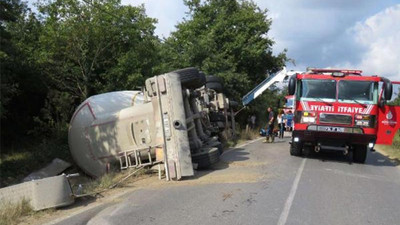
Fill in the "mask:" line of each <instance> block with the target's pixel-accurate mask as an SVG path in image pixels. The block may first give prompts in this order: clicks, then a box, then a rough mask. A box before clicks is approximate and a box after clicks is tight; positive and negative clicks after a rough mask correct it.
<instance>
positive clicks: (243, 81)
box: [161, 0, 287, 99]
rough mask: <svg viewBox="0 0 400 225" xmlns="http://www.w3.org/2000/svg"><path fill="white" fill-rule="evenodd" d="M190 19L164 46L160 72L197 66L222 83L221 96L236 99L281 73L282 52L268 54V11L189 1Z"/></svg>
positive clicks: (217, 0) (232, 2)
mask: <svg viewBox="0 0 400 225" xmlns="http://www.w3.org/2000/svg"><path fill="white" fill-rule="evenodd" d="M185 4H186V5H187V6H188V7H189V12H188V19H185V20H184V21H183V22H181V23H179V24H178V25H177V31H175V32H173V33H172V34H171V36H170V37H169V38H167V39H166V40H164V43H163V49H162V51H161V54H162V56H163V57H162V58H163V64H162V66H161V70H164V72H165V71H167V70H171V69H177V68H182V67H187V66H196V67H198V68H200V69H201V70H203V71H204V72H206V73H207V74H214V75H217V76H220V77H222V78H223V80H224V83H225V90H226V92H228V94H229V95H230V96H231V97H234V98H236V99H238V98H240V97H241V96H243V95H244V94H245V93H246V92H247V91H249V90H250V89H251V88H252V87H254V85H255V84H257V83H259V82H260V81H262V80H263V79H265V76H266V74H267V73H273V72H276V71H277V70H279V69H280V68H281V67H282V66H283V65H284V64H285V61H286V60H287V58H286V54H285V52H282V53H280V54H279V55H278V56H274V55H273V54H272V49H271V47H272V45H273V43H274V42H273V41H272V40H271V39H269V38H268V37H267V34H268V31H269V29H270V25H271V20H269V19H267V11H266V10H261V9H260V8H259V7H258V6H257V5H256V4H255V3H253V2H251V1H237V0H206V1H204V2H203V3H200V1H198V0H187V1H185Z"/></svg>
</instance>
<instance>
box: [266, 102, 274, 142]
mask: <svg viewBox="0 0 400 225" xmlns="http://www.w3.org/2000/svg"><path fill="white" fill-rule="evenodd" d="M267 112H268V121H267V125H266V126H267V127H266V130H267V135H266V139H265V141H264V142H269V138H270V137H271V142H274V139H275V137H274V120H275V114H274V111H272V108H271V107H268V109H267Z"/></svg>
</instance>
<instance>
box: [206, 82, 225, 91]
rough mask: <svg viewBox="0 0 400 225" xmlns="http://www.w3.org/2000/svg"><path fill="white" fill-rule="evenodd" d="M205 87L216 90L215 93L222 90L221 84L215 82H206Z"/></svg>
mask: <svg viewBox="0 0 400 225" xmlns="http://www.w3.org/2000/svg"><path fill="white" fill-rule="evenodd" d="M206 87H207V88H209V89H212V90H214V91H216V92H217V93H221V92H222V90H223V88H222V84H221V83H217V82H210V83H206Z"/></svg>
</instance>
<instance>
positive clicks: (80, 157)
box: [68, 91, 155, 177]
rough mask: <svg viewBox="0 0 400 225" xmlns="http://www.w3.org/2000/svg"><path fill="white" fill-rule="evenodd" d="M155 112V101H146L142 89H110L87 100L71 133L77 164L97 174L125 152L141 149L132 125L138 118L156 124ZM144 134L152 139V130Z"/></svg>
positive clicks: (81, 107) (101, 172)
mask: <svg viewBox="0 0 400 225" xmlns="http://www.w3.org/2000/svg"><path fill="white" fill-rule="evenodd" d="M152 111H153V109H152V104H150V103H147V104H145V102H144V97H143V94H142V93H141V92H140V91H118V92H110V93H104V94H100V95H95V96H92V97H90V98H88V99H86V100H85V101H84V102H83V103H82V104H81V105H80V106H79V107H78V108H77V110H76V111H75V113H74V115H73V116H72V119H71V122H70V127H69V133H68V142H69V147H70V151H71V154H72V157H73V158H74V160H75V162H76V163H77V165H78V166H79V167H80V168H81V169H82V170H83V171H85V172H86V173H87V174H89V175H92V176H95V177H98V176H101V175H103V174H104V173H106V172H107V170H108V169H109V167H108V164H109V163H111V162H114V161H115V160H116V159H118V155H119V154H120V153H121V152H124V151H127V150H130V149H135V148H138V143H136V142H135V137H134V134H133V129H131V128H132V127H133V123H134V122H135V121H138V120H140V121H143V123H149V124H150V123H154V120H153V119H152V118H151V116H152V115H153V112H152ZM143 113H145V114H147V117H146V116H145V118H144V117H143ZM149 116H150V118H148V117H149ZM152 125H153V126H154V124H152ZM142 136H143V137H144V138H145V142H146V141H147V142H149V140H151V139H152V137H151V136H152V135H151V133H150V132H149V131H147V133H146V134H144V135H142ZM146 138H147V140H146ZM153 139H155V138H153ZM142 144H143V143H142Z"/></svg>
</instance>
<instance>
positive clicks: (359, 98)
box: [338, 80, 377, 104]
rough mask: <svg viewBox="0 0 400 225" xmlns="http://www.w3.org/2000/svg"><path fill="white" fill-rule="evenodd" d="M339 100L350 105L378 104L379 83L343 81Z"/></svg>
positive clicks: (340, 84) (340, 83)
mask: <svg viewBox="0 0 400 225" xmlns="http://www.w3.org/2000/svg"><path fill="white" fill-rule="evenodd" d="M338 100H339V101H340V102H348V103H354V102H356V103H363V104H371V103H375V102H377V83H376V82H372V81H351V80H341V81H340V82H339V93H338Z"/></svg>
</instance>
